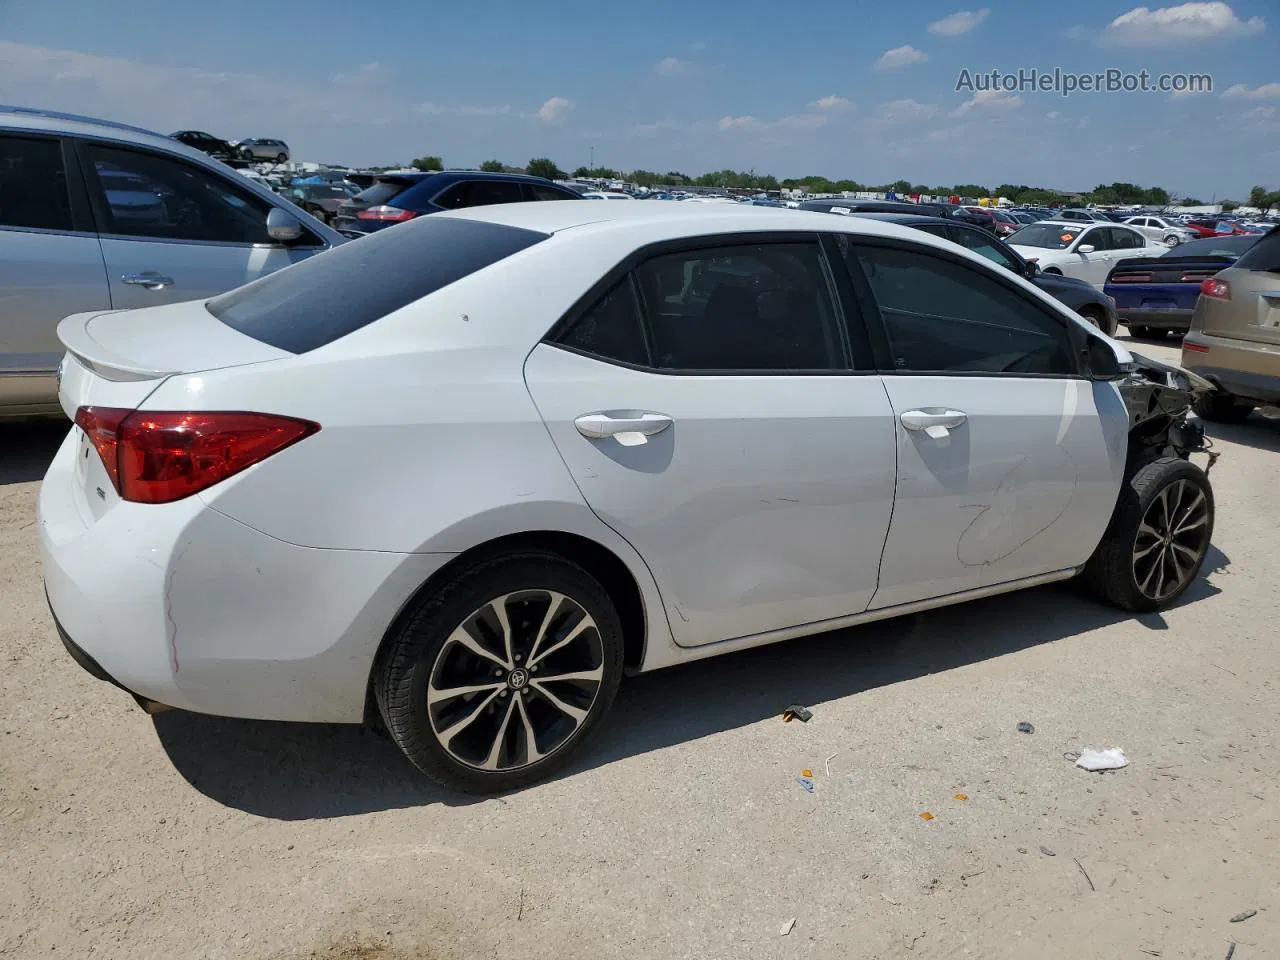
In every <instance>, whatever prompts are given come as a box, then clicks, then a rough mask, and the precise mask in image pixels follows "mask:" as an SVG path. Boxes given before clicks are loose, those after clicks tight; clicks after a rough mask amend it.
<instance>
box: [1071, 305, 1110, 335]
mask: <svg viewBox="0 0 1280 960" xmlns="http://www.w3.org/2000/svg"><path fill="white" fill-rule="evenodd" d="M1077 312H1078V313H1079V314H1080V316H1082V317H1084V318H1085V320H1087V321H1089V323H1091V324H1093V326H1095V327H1097V328H1098V329H1099V330H1101V331H1102V332H1103V333H1105V334H1112V333H1114V332H1115V331H1114V330H1108V329H1107V325H1106V324H1107V319H1106V317H1105V316H1104V315H1103V313H1102V311H1101V310H1099V309H1098V308H1097V307H1081V308H1080V309H1079V310H1078V311H1077Z"/></svg>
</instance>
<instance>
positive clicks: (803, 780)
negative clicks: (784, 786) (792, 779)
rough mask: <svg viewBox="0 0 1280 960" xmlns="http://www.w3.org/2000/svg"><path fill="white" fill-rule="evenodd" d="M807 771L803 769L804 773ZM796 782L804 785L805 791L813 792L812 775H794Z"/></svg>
mask: <svg viewBox="0 0 1280 960" xmlns="http://www.w3.org/2000/svg"><path fill="white" fill-rule="evenodd" d="M808 772H809V771H808V770H806V771H805V773H808ZM796 783H798V784H800V786H802V787H804V789H805V793H813V777H811V776H809V777H796Z"/></svg>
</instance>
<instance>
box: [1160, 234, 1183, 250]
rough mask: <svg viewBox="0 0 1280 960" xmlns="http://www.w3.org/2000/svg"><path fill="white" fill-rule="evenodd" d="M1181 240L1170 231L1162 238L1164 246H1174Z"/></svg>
mask: <svg viewBox="0 0 1280 960" xmlns="http://www.w3.org/2000/svg"><path fill="white" fill-rule="evenodd" d="M1181 242H1182V238H1181V237H1179V236H1178V235H1177V234H1176V233H1171V234H1169V235H1168V236H1167V237H1165V238H1164V245H1165V246H1166V247H1176V246H1177V245H1178V244H1180V243H1181Z"/></svg>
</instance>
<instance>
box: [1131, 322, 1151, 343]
mask: <svg viewBox="0 0 1280 960" xmlns="http://www.w3.org/2000/svg"><path fill="white" fill-rule="evenodd" d="M1129 336H1131V337H1138V338H1139V339H1140V340H1146V339H1148V338H1150V336H1151V328H1150V327H1144V326H1142V325H1140V324H1138V325H1135V324H1132V323H1131V324H1129Z"/></svg>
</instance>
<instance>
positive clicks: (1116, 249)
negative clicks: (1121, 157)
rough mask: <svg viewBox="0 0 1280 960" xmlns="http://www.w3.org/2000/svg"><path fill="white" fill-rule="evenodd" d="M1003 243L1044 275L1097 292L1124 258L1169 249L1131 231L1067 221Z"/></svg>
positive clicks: (1046, 224)
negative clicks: (1087, 285) (1070, 279)
mask: <svg viewBox="0 0 1280 960" xmlns="http://www.w3.org/2000/svg"><path fill="white" fill-rule="evenodd" d="M1005 242H1006V243H1008V244H1009V246H1011V247H1013V249H1014V250H1016V251H1018V253H1019V254H1021V256H1022V258H1023V259H1024V260H1033V261H1035V263H1036V264H1037V265H1038V266H1039V267H1040V269H1041V270H1043V271H1044V272H1045V273H1057V274H1061V275H1062V276H1064V277H1075V278H1076V279H1077V280H1087V281H1088V282H1089V283H1092V284H1093V285H1094V286H1096V287H1098V289H1102V285H1103V283H1105V282H1106V279H1107V274H1108V273H1110V272H1111V268H1112V267H1114V266H1115V265H1116V262H1117V261H1120V260H1124V259H1126V258H1128V257H1158V256H1161V255H1162V254H1164V253H1165V252H1167V251H1168V249H1169V248H1168V247H1167V246H1165V245H1164V244H1163V243H1156V242H1154V241H1152V240H1149V239H1148V238H1146V237H1144V236H1143V235H1142V234H1141V233H1139V232H1138V231H1137V230H1135V229H1133V228H1132V227H1126V226H1122V225H1120V224H1117V223H1079V222H1072V221H1069V220H1043V221H1041V222H1040V223H1033V224H1030V225H1029V226H1026V227H1023V228H1022V229H1021V230H1019V231H1018V232H1017V233H1015V234H1014V235H1013V236H1011V237H1009V238H1007V239H1006V241H1005Z"/></svg>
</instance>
